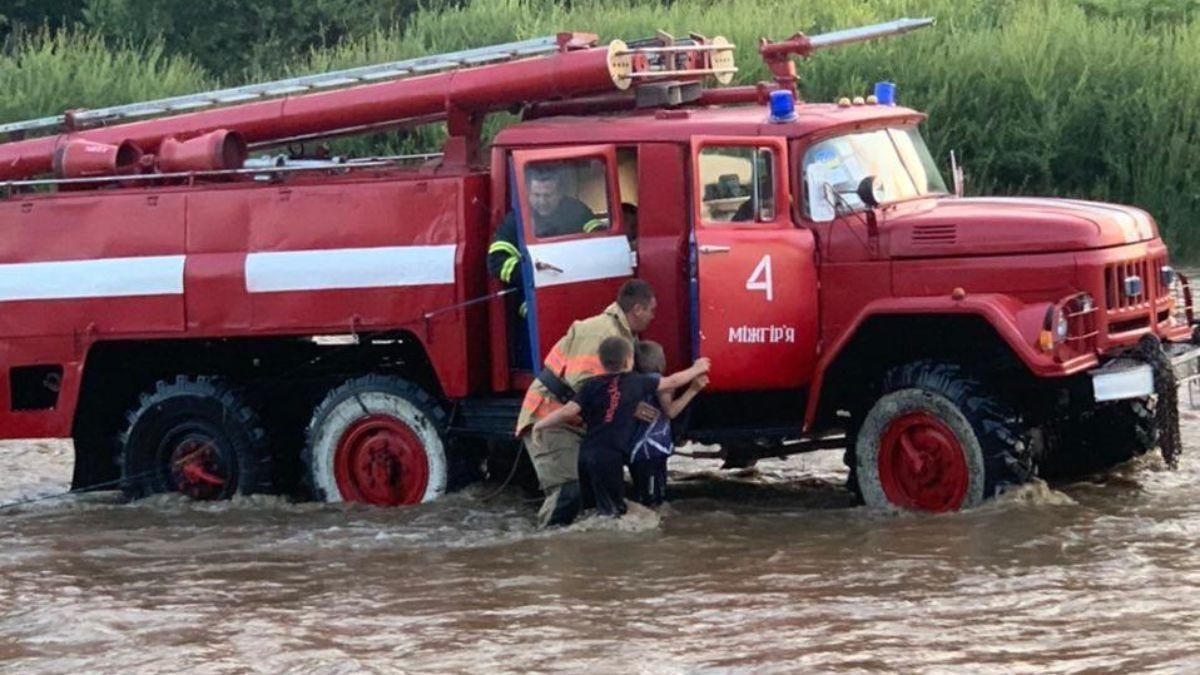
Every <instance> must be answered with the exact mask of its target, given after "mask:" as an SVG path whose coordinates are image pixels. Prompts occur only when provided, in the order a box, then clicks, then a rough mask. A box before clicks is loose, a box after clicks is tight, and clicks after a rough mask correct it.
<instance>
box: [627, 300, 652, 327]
mask: <svg viewBox="0 0 1200 675" xmlns="http://www.w3.org/2000/svg"><path fill="white" fill-rule="evenodd" d="M657 306H658V299H657V298H650V302H649V303H647V304H645V305H642V304H637V305H634V306H633V309H631V310H629V314H628V315H626V317H625V318H627V319H629V328H630V330H632V331H633V332H635V333H640V332H642V331H644V330H646V329H647V328H649V327H650V322H651V321H654V308H655V307H657Z"/></svg>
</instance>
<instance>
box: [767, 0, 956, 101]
mask: <svg viewBox="0 0 1200 675" xmlns="http://www.w3.org/2000/svg"><path fill="white" fill-rule="evenodd" d="M935 22H936V21H935V20H934V19H933V18H929V17H927V18H922V19H897V20H895V21H888V22H886V23H877V24H872V25H870V26H861V27H858V28H847V29H845V30H836V31H833V32H830V33H820V34H818V35H812V36H809V35H805V34H804V33H796V34H795V35H793V36H791V37H790V38H788V39H786V40H779V41H777V42H772V41H770V40H767V39H766V38H763V39H762V40H761V41H760V42H759V46H758V53H759V54H761V55H762V59H763V61H764V62H765V63H766V64H767V67H768V68H770V69H771V74H772V75H774V76H775V84H776V85H777V86H778V87H779V88H780V89H791V90H793V91H795V89H796V80H797V78H796V63H795V61H793V60H792V57H793V56H796V57H799V58H802V59H806V58H808V57H809V56H811V55H812V53H813V52H815V51H817V50H820V49H829V48H831V47H843V46H845V45H850V44H856V43H858V42H867V41H868V40H875V39H878V38H882V37H891V36H893V35H903V34H905V33H910V32H912V31H914V30H918V29H921V28H927V27H929V26H932V25H934V23H935Z"/></svg>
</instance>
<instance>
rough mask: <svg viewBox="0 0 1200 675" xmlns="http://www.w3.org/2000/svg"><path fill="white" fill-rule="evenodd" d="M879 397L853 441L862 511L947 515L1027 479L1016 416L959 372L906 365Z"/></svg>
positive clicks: (1027, 461) (1026, 451) (1027, 460)
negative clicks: (864, 506) (886, 509)
mask: <svg viewBox="0 0 1200 675" xmlns="http://www.w3.org/2000/svg"><path fill="white" fill-rule="evenodd" d="M883 391H884V395H883V396H882V397H881V398H880V399H879V400H878V401H876V403H875V405H874V406H872V407H871V409H870V411H869V412H868V413H867V415H866V417H865V419H864V420H863V423H862V426H861V427H860V428H859V429H858V434H857V438H856V440H855V459H856V464H857V466H856V471H855V474H856V476H857V479H858V486H859V490H860V492H861V493H862V498H863V501H864V502H865V503H866V504H867V505H868V506H873V507H899V508H904V509H913V510H918V511H932V512H944V511H955V510H959V509H964V508H970V507H972V506H976V505H978V504H979V503H980V502H982V501H983V499H984V498H986V497H989V496H992V495H994V494H996V492H997V491H999V490H1000V489H1002V488H1003V487H1005V486H1007V485H1012V484H1017V483H1023V482H1025V481H1027V480H1029V478H1030V477H1031V476H1032V475H1033V463H1032V458H1031V455H1030V448H1029V443H1027V442H1026V441H1025V439H1024V438H1023V435H1022V434H1023V430H1022V427H1021V424H1020V420H1019V418H1018V416H1017V415H1016V414H1014V413H1013V412H1012V410H1011V409H1010V408H1008V407H1007V406H1006V405H1004V404H1003V403H1002V402H1001V401H1000V399H999V398H998V397H996V396H995V395H992V394H990V393H989V392H987V390H986V389H985V388H984V387H983V385H982V384H981V383H980V382H978V381H977V380H974V379H972V378H970V377H969V376H967V375H966V373H965V371H964V370H963V369H962V368H961V367H960V366H957V365H955V364H949V363H938V362H934V361H918V362H914V363H911V364H908V365H905V366H902V367H900V368H896V369H894V370H892V371H891V372H889V373H888V375H887V377H886V378H885V380H884V387H883Z"/></svg>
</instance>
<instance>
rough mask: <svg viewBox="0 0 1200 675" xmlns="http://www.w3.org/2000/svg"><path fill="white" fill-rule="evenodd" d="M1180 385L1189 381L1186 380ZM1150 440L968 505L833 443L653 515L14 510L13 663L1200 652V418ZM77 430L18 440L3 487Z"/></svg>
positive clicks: (550, 662)
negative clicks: (902, 481) (1109, 466)
mask: <svg viewBox="0 0 1200 675" xmlns="http://www.w3.org/2000/svg"><path fill="white" fill-rule="evenodd" d="M1182 405H1183V406H1184V407H1185V409H1186V406H1187V403H1186V399H1185V401H1184V403H1183V404H1182ZM1183 416H1184V418H1185V419H1184V440H1185V444H1186V447H1187V450H1186V451H1185V454H1184V457H1183V461H1182V465H1181V467H1180V469H1179V470H1178V471H1174V472H1173V471H1168V470H1166V469H1165V468H1163V466H1162V465H1161V462H1160V461H1159V460H1158V459H1157V458H1147V459H1143V460H1140V461H1139V462H1137V463H1136V465H1134V466H1130V467H1126V468H1123V469H1121V470H1118V471H1116V472H1114V473H1112V474H1110V475H1108V476H1106V477H1104V478H1098V479H1094V480H1090V481H1083V482H1079V483H1075V484H1071V485H1063V486H1055V487H1054V488H1053V489H1051V488H1049V487H1047V486H1044V485H1034V486H1031V487H1029V488H1027V489H1024V490H1022V491H1020V492H1018V493H1016V494H1012V495H1008V496H1005V497H1003V498H1002V499H1000V500H998V501H996V502H993V503H991V504H989V505H987V506H985V507H983V508H980V509H977V510H975V511H973V512H969V513H962V514H951V515H943V516H916V515H889V514H881V513H874V512H870V511H868V510H866V509H863V508H854V507H851V506H850V503H849V498H848V497H847V495H846V494H845V493H844V492H843V491H842V489H841V487H840V486H841V483H842V480H843V479H844V470H843V469H842V466H841V461H840V456H839V454H838V453H837V452H824V453H818V454H814V455H807V456H800V457H795V458H792V459H790V460H775V461H767V462H762V463H761V464H760V465H759V467H758V468H757V470H754V471H750V472H742V473H729V472H720V471H718V470H716V467H715V466H714V465H712V464H710V463H707V462H700V461H698V460H688V459H678V461H673V464H672V478H673V479H674V480H675V484H674V486H673V487H674V492H673V494H674V496H675V500H674V501H673V502H672V503H671V504H670V506H669V507H668V508H666V509H665V510H664V511H663V512H662V513H660V514H654V513H650V512H645V511H640V512H636V513H634V514H633V515H632V516H631V517H628V518H626V519H624V520H622V521H619V522H614V521H597V520H585V521H584V522H582V523H579V524H577V525H576V526H573V527H571V528H568V529H565V530H560V531H556V532H547V533H539V532H535V531H534V530H533V527H532V522H533V506H531V505H528V504H525V503H523V502H522V500H521V495H520V494H519V492H518V491H516V490H512V491H510V492H505V493H504V494H501V495H500V496H499V497H497V498H496V499H494V500H492V501H488V502H484V501H482V499H481V498H482V497H483V496H485V495H487V494H488V493H489V492H490V491H491V490H492V486H477V487H474V488H471V489H468V490H466V491H464V492H459V493H456V494H453V495H451V496H449V497H447V498H446V499H444V500H442V501H439V502H437V503H434V504H428V505H424V506H420V507H414V508H407V509H396V510H383V509H370V508H345V507H334V506H327V505H320V504H288V503H286V502H284V501H282V500H278V499H270V498H262V499H260V498H255V499H249V500H243V501H237V502H233V503H227V504H202V503H189V502H186V501H183V500H182V499H178V498H173V497H170V498H168V497H163V498H155V499H151V500H148V501H146V502H142V503H139V504H136V505H120V504H117V503H115V498H114V496H113V495H111V494H98V495H86V496H80V497H74V498H70V499H67V500H61V501H47V502H40V503H36V504H31V505H27V506H22V507H20V508H15V509H6V510H0V669H2V670H5V671H9V672H21V673H27V672H44V673H85V672H117V671H120V672H134V673H136V672H182V671H190V672H197V673H241V672H263V673H278V672H321V673H325V672H327V673H359V672H398V671H400V672H408V671H422V672H439V673H441V672H465V671H472V672H529V671H552V670H571V671H588V672H614V673H615V672H620V673H628V672H646V673H659V672H663V673H673V672H726V671H734V672H742V671H754V672H813V671H855V672H875V671H879V672H882V671H894V670H902V671H909V672H912V671H922V672H981V671H984V672H991V671H997V672H1014V673H1022V672H1031V673H1034V672H1036V673H1040V672H1046V671H1063V672H1082V671H1087V672H1095V671H1122V672H1128V671H1135V670H1136V671H1142V672H1153V671H1162V672H1179V671H1192V672H1194V671H1197V670H1200V640H1198V638H1200V550H1198V548H1197V539H1198V538H1200V415H1198V414H1197V413H1193V412H1190V411H1186V410H1185V412H1184V413H1183ZM70 461H71V460H70V454H69V448H68V446H66V445H65V444H56V443H12V444H6V445H4V446H0V501H9V500H14V499H20V498H27V497H32V496H37V495H43V494H52V493H55V492H58V491H61V490H62V489H64V487H65V486H66V484H67V481H68V478H69V475H70Z"/></svg>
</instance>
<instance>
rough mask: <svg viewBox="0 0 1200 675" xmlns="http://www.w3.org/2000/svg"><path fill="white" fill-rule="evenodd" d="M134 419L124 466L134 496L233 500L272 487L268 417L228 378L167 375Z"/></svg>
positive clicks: (126, 436) (124, 439)
mask: <svg viewBox="0 0 1200 675" xmlns="http://www.w3.org/2000/svg"><path fill="white" fill-rule="evenodd" d="M126 419H127V421H128V424H127V425H126V427H125V430H124V431H123V432H122V433H121V435H120V438H119V441H118V442H119V445H120V448H121V452H120V454H119V456H118V461H117V463H118V465H119V466H120V468H121V489H122V490H123V491H124V492H125V494H126V495H127V496H128V497H130V498H131V499H139V498H142V497H147V496H150V495H154V494H161V493H166V492H182V493H184V494H186V495H188V496H190V497H192V498H194V499H228V498H230V497H232V496H234V495H235V494H241V495H249V494H257V493H263V492H270V491H271V487H272V480H271V479H272V476H273V473H272V462H271V454H270V452H269V451H268V447H267V440H266V432H265V431H264V429H263V425H262V422H261V421H260V420H259V418H258V415H257V414H256V413H255V411H254V410H253V409H252V408H250V406H249V405H247V404H246V402H245V400H244V398H243V397H242V395H241V393H240V392H239V391H238V390H236V389H234V388H233V387H231V386H230V385H229V384H227V383H226V382H224V381H222V380H220V379H215V378H209V377H197V378H194V379H193V378H188V377H185V376H183V375H180V376H178V377H177V378H176V379H175V381H174V382H167V381H165V380H160V381H158V382H157V383H155V385H154V391H152V392H148V393H144V394H142V395H141V396H140V397H139V400H138V405H137V407H136V408H134V409H133V410H132V411H130V412H129V414H128V415H127V416H126ZM215 481H220V483H219V484H218V483H216V482H215Z"/></svg>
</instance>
